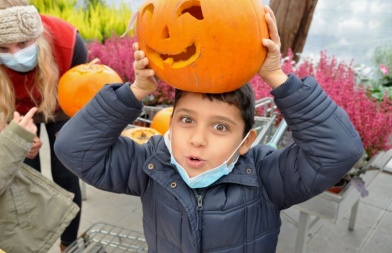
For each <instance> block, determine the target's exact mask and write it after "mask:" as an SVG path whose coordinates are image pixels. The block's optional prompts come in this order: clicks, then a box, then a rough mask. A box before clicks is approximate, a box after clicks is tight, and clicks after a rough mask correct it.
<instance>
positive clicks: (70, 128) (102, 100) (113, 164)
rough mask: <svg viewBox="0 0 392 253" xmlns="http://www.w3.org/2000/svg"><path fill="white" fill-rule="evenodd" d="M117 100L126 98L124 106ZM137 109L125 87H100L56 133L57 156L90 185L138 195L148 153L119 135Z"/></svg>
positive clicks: (139, 106) (55, 146)
mask: <svg viewBox="0 0 392 253" xmlns="http://www.w3.org/2000/svg"><path fill="white" fill-rule="evenodd" d="M119 97H126V98H127V101H126V103H124V102H123V101H121V99H119ZM127 103H129V104H131V105H132V106H129V105H127ZM141 110H142V104H141V103H140V102H139V101H137V99H136V98H135V97H134V96H133V94H132V92H131V91H130V89H129V84H124V85H120V84H114V85H106V86H104V87H103V88H102V89H101V91H100V92H99V93H98V94H97V95H96V96H95V97H94V98H93V99H92V100H91V101H90V102H89V103H88V104H87V105H86V106H85V107H83V108H82V109H81V110H80V111H79V112H78V113H77V114H75V115H74V116H73V117H72V118H71V119H70V120H69V121H68V122H67V123H66V124H65V125H64V126H63V128H62V129H61V131H60V132H59V134H58V136H57V138H56V142H55V145H54V150H55V152H56V155H57V157H58V158H59V159H60V161H61V162H62V163H63V164H64V165H65V166H66V167H67V168H68V169H69V170H71V171H72V172H73V173H74V174H76V175H77V176H78V177H80V178H81V179H82V180H83V181H85V182H87V183H88V184H90V185H93V186H95V187H97V188H99V189H102V190H107V191H113V192H118V193H127V194H132V195H140V193H141V192H142V190H143V189H144V188H145V185H144V183H145V182H146V181H147V180H142V179H143V177H145V174H144V173H143V172H142V167H143V166H142V165H143V164H142V163H143V161H144V159H143V156H145V157H146V156H147V153H148V150H147V148H146V147H145V146H146V145H139V144H137V143H135V142H133V141H131V140H130V139H128V138H127V137H121V136H120V134H121V132H122V131H123V129H124V128H125V127H126V126H127V125H128V124H130V123H131V122H133V121H134V120H135V119H136V118H137V117H138V116H139V115H140V113H141ZM119 137H120V138H119ZM136 153H137V155H138V159H135V154H136ZM132 168H134V169H132ZM130 186H131V187H130ZM131 188H132V189H131Z"/></svg>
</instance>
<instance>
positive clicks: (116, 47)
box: [87, 36, 392, 158]
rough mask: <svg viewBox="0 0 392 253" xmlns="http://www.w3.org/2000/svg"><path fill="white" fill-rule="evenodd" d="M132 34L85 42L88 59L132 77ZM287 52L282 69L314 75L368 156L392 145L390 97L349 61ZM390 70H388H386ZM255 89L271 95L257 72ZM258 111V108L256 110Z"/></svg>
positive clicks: (164, 87)
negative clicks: (377, 92) (374, 91)
mask: <svg viewBox="0 0 392 253" xmlns="http://www.w3.org/2000/svg"><path fill="white" fill-rule="evenodd" d="M136 40H137V39H136V38H135V37H124V38H121V37H119V36H112V37H110V38H108V39H106V40H105V41H103V42H102V43H101V42H99V41H93V42H91V43H89V44H88V45H87V47H88V50H89V59H90V60H91V59H94V58H99V59H100V61H101V63H102V64H105V65H107V66H109V67H111V68H112V69H114V70H115V71H116V72H117V73H118V74H119V75H120V76H121V78H122V79H123V81H124V82H133V81H134V71H133V66H132V64H133V62H134V57H133V49H132V44H133V43H134V42H135V41H136ZM293 59H294V55H293V53H292V52H289V54H288V56H287V57H285V58H283V59H282V69H283V71H284V72H285V73H286V74H289V73H294V74H296V75H297V76H299V77H305V76H307V75H311V76H314V77H315V78H316V79H317V81H318V82H319V84H320V85H321V86H322V87H323V89H324V90H325V91H326V92H327V94H329V96H331V97H332V99H333V100H334V101H335V102H336V103H337V104H338V105H340V106H341V107H342V108H343V109H345V110H346V112H347V114H348V115H349V117H350V119H351V121H352V122H353V124H354V126H355V128H356V129H357V131H358V132H359V135H360V136H361V139H362V142H363V145H364V150H365V151H366V154H367V155H368V158H371V157H372V156H374V155H375V154H376V153H377V152H378V151H384V150H388V149H389V148H391V147H392V143H391V139H392V138H391V136H392V127H391V126H392V100H391V98H390V97H389V96H388V94H385V95H384V96H383V97H382V98H381V99H376V98H374V97H372V96H371V90H370V88H369V87H368V86H366V85H363V84H361V83H358V81H357V78H356V74H357V73H356V72H355V70H354V68H353V66H352V64H347V63H344V62H341V61H339V60H338V59H336V58H335V57H330V56H328V55H327V54H326V52H321V53H320V57H319V59H314V58H313V59H312V58H307V59H304V60H302V61H301V62H299V63H296V62H294V61H293ZM386 68H387V67H386V66H384V67H383V69H380V71H383V72H385V74H388V73H390V70H389V69H388V70H387V69H386ZM388 71H389V72H388ZM250 83H251V85H252V86H253V88H254V91H255V99H260V98H263V97H271V94H270V91H271V88H270V87H269V86H268V85H267V84H266V83H265V82H264V81H263V80H262V79H261V78H260V77H259V76H258V75H255V76H254V77H253V78H252V79H251V80H250ZM173 99H174V88H173V87H172V86H170V85H168V84H166V83H164V82H162V81H160V82H159V83H158V87H157V90H156V91H155V92H154V93H152V94H151V95H150V96H149V97H148V98H147V99H146V100H145V101H144V103H145V104H146V105H157V104H160V105H162V104H163V105H171V104H172V103H173ZM259 113H260V112H259Z"/></svg>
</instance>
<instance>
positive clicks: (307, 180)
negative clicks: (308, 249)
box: [55, 7, 363, 253]
mask: <svg viewBox="0 0 392 253" xmlns="http://www.w3.org/2000/svg"><path fill="white" fill-rule="evenodd" d="M266 21H267V24H268V27H269V32H270V37H271V39H268V40H265V41H263V45H264V46H265V47H267V49H268V54H267V58H266V60H265V62H264V64H263V66H262V67H261V69H260V71H259V74H260V76H261V77H262V78H263V79H264V80H265V81H266V82H267V83H268V84H269V85H270V86H271V87H272V88H273V89H274V90H273V91H272V94H273V95H274V96H275V102H276V104H277V106H278V108H279V109H280V111H281V112H282V114H283V116H284V117H285V119H286V121H287V123H288V126H289V127H290V129H291V130H292V132H293V138H294V140H295V143H294V144H292V145H291V146H289V147H286V148H284V149H282V150H279V151H276V150H274V149H272V148H271V147H268V146H266V145H257V146H255V147H252V148H251V145H252V143H253V141H254V140H255V138H256V133H255V131H254V130H252V125H253V116H254V96H253V92H252V90H251V88H250V86H249V85H245V86H243V87H241V88H240V89H238V90H236V91H233V92H228V93H224V94H213V95H211V94H200V93H192V92H185V91H177V92H176V97H175V103H174V110H173V115H172V119H171V124H170V130H169V131H168V133H166V134H165V137H164V138H163V137H161V136H153V137H152V138H151V139H150V140H149V142H148V143H147V144H145V145H138V144H136V143H135V142H133V141H131V140H130V139H128V138H124V137H119V136H120V133H121V131H122V130H123V129H124V128H125V127H126V126H127V124H129V123H130V122H132V121H133V120H135V119H136V117H137V116H138V115H139V114H140V113H141V110H142V104H141V102H140V101H142V100H143V98H145V97H146V96H147V95H148V94H150V93H151V92H153V91H154V90H155V88H156V82H155V79H154V78H153V77H154V71H153V70H151V69H148V68H147V65H148V59H147V58H146V57H145V55H144V52H142V51H140V50H138V45H137V44H135V45H134V49H135V62H134V68H135V74H136V80H135V82H134V83H133V84H131V85H129V84H124V85H119V84H117V85H116V84H115V85H108V86H106V87H104V88H103V89H102V90H101V91H100V93H99V94H98V95H97V96H96V97H95V98H94V99H93V100H92V101H91V102H90V103H89V104H88V105H86V106H85V108H83V109H82V110H81V111H80V112H79V113H78V114H77V115H75V116H74V117H73V118H72V119H71V120H70V121H69V122H68V123H67V125H65V126H64V127H63V129H62V130H61V131H60V133H59V135H58V137H57V141H56V144H55V150H56V152H57V155H58V156H59V158H60V159H61V161H62V162H63V163H64V164H65V165H66V166H67V167H68V168H69V169H70V170H71V171H73V172H74V173H75V174H77V175H78V176H79V177H80V178H81V179H83V180H84V181H86V182H87V183H89V184H91V185H94V186H95V187H97V188H100V189H103V190H107V191H111V192H116V193H125V194H131V195H137V196H140V197H141V201H142V205H143V225H144V233H145V236H146V239H147V243H148V247H149V252H186V253H188V252H220V253H222V252H241V253H243V252H263V253H266V252H271V253H272V252H275V250H276V245H277V239H278V234H279V229H280V225H281V221H280V216H279V213H280V210H282V209H285V208H288V207H290V206H292V205H294V204H297V203H300V202H302V201H305V200H307V199H309V198H311V197H313V196H315V195H317V194H319V193H321V192H323V191H324V190H326V189H327V188H328V187H329V186H330V185H332V184H334V183H335V182H336V181H338V180H339V179H340V178H341V177H342V176H343V175H344V174H345V173H346V172H347V171H348V170H350V169H351V167H352V166H353V165H354V164H355V162H356V161H357V160H358V159H359V158H360V157H361V155H362V151H363V150H362V143H361V141H360V138H359V136H358V134H357V132H356V131H355V129H354V127H353V126H352V124H351V122H350V120H349V119H348V117H347V115H346V114H345V112H344V111H343V110H342V109H341V108H340V107H338V106H337V105H336V104H335V103H334V102H333V101H332V100H331V99H330V98H329V97H328V96H327V95H326V94H325V93H324V91H323V90H322V88H321V87H320V86H319V85H318V84H317V82H316V81H315V80H314V79H313V78H311V77H308V78H305V79H303V80H300V79H298V78H296V77H295V76H294V75H290V76H289V77H287V76H286V75H285V74H284V73H283V72H282V70H281V68H280V52H279V49H280V39H279V35H278V31H277V27H276V21H275V17H274V14H273V12H272V11H271V9H270V8H268V7H266Z"/></svg>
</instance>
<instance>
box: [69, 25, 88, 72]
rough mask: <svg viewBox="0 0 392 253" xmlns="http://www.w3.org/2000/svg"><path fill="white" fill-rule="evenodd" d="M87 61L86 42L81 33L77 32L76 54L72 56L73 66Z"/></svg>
mask: <svg viewBox="0 0 392 253" xmlns="http://www.w3.org/2000/svg"><path fill="white" fill-rule="evenodd" d="M86 62H87V47H86V44H85V43H84V40H83V38H82V36H80V34H79V33H76V41H75V48H74V54H73V56H72V62H71V67H75V66H76V65H79V64H83V63H86Z"/></svg>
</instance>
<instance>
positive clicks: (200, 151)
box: [169, 92, 252, 177]
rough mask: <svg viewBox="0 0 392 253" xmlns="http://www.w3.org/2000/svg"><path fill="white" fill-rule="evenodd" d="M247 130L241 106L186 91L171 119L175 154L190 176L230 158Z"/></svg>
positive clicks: (244, 149) (245, 145)
mask: <svg viewBox="0 0 392 253" xmlns="http://www.w3.org/2000/svg"><path fill="white" fill-rule="evenodd" d="M244 127H245V123H244V120H243V119H242V118H241V114H240V110H239V109H238V108H237V107H235V106H233V105H229V104H227V103H224V102H221V101H217V100H213V101H211V100H209V99H208V98H205V97H203V96H202V95H201V94H198V93H191V92H186V93H185V94H183V96H182V97H181V99H180V100H179V101H178V102H177V104H176V107H175V109H174V113H173V117H172V120H171V132H170V137H169V138H170V139H171V148H172V152H173V155H174V157H175V159H176V161H177V162H178V163H180V164H181V165H182V167H184V168H185V170H186V172H187V173H188V176H189V177H194V176H197V175H199V174H200V173H202V172H205V171H208V170H211V169H213V168H215V167H217V166H219V165H220V164H222V163H223V162H224V161H226V160H227V159H228V158H229V157H230V155H231V154H232V153H233V151H234V150H235V149H236V148H237V147H238V145H239V144H240V143H241V141H242V139H243V133H244ZM248 139H249V141H245V142H244V143H243V144H242V145H241V148H240V149H239V150H238V152H239V153H240V154H244V153H246V152H247V151H248V149H249V148H250V145H251V144H252V143H251V139H252V138H248ZM235 157H236V155H234V156H233V157H232V158H231V160H232V159H233V158H235ZM231 160H230V161H229V162H231Z"/></svg>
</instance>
